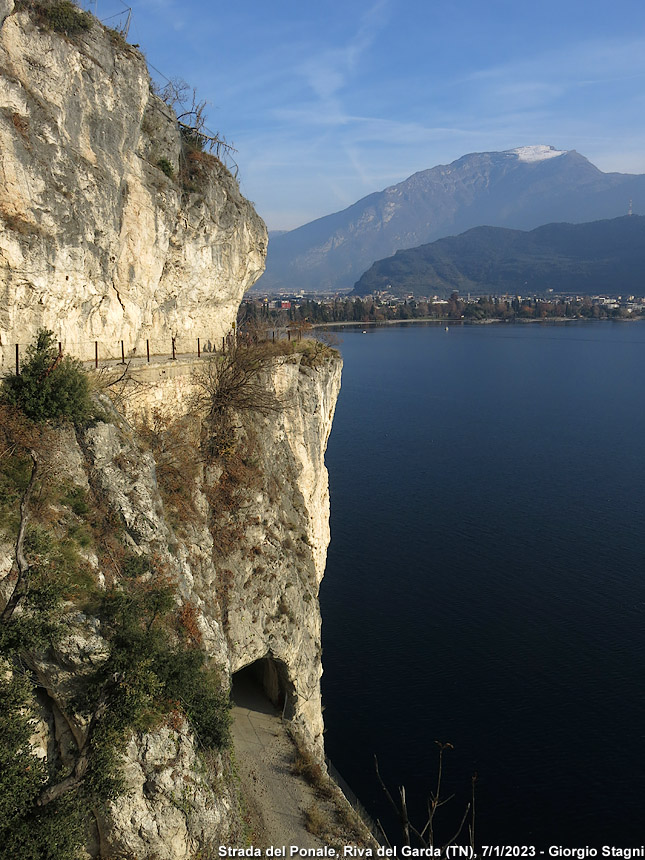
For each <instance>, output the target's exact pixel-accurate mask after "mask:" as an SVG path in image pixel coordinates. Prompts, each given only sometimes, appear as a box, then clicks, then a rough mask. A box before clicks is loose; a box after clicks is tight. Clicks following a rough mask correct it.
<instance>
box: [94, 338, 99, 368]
mask: <svg viewBox="0 0 645 860" xmlns="http://www.w3.org/2000/svg"><path fill="white" fill-rule="evenodd" d="M98 366H99V342H98V340H95V341H94V367H95V368H98Z"/></svg>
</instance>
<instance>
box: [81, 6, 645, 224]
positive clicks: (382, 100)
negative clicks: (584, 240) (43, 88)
mask: <svg viewBox="0 0 645 860" xmlns="http://www.w3.org/2000/svg"><path fill="white" fill-rule="evenodd" d="M96 2H97V13H98V16H99V18H101V19H103V18H105V17H106V16H107V15H110V14H113V13H114V12H116V11H118V10H119V9H122V8H123V3H122V2H121V0H96ZM83 5H84V6H86V7H89V8H91V9H94V0H92V2H85V3H83ZM132 8H133V17H132V24H131V29H130V35H129V40H130V41H131V42H138V43H139V44H140V46H141V50H142V51H143V52H144V54H145V55H146V57H147V58H148V60H149V62H150V63H152V64H153V65H154V66H156V68H157V69H159V70H161V71H162V72H163V73H164V74H165V75H166V76H167V77H169V78H175V77H179V78H183V79H185V80H186V81H187V82H189V83H190V84H191V85H192V86H195V87H196V88H197V91H198V95H199V96H200V98H202V99H206V100H207V101H208V103H209V105H208V108H207V112H208V125H209V127H210V128H212V129H213V130H215V131H218V132H219V133H221V134H222V135H224V137H225V138H226V139H227V140H228V141H229V142H231V143H233V145H234V146H235V148H236V149H237V150H238V154H237V156H236V160H237V162H238V164H239V168H240V173H239V178H240V184H241V187H242V192H243V193H244V194H245V195H246V196H247V197H248V198H249V199H250V200H252V201H254V203H255V205H256V208H257V210H258V212H259V213H260V215H261V216H262V217H263V218H264V219H265V221H266V222H267V226H268V227H269V229H291V228H293V227H296V226H298V225H299V224H303V223H305V222H307V221H310V220H313V219H314V218H317V217H320V216H322V215H326V214H328V213H330V212H335V211H337V210H339V209H343V208H345V207H346V206H348V205H350V204H351V203H353V202H355V201H356V200H358V199H359V198H360V197H364V196H365V195H366V194H369V193H370V192H372V191H378V190H380V189H382V188H385V187H386V186H388V185H392V184H394V183H396V182H399V181H401V180H402V179H404V178H405V177H407V176H409V175H410V174H412V173H414V172H415V171H417V170H424V169H426V168H429V167H434V166H435V165H436V164H445V163H448V162H450V161H454V160H455V159H456V158H459V157H460V156H461V155H464V154H466V153H468V152H484V151H488V150H504V149H512V148H515V147H517V146H525V145H529V144H537V143H546V144H551V145H553V146H555V147H556V148H557V149H577V150H578V152H580V153H582V154H583V155H585V156H587V158H589V159H590V160H591V161H592V162H593V163H594V164H596V165H597V166H598V167H599V168H600V169H601V170H604V171H619V172H625V173H645V3H643V2H642V0H638V2H636V0H614V2H607V0H602V2H600V0H586V2H581V0H559V2H558V0H532V2H531V0H529V2H527V0H516V1H515V2H511V0H486V2H484V0H479V2H475V0H464V2H453V0H445V1H444V2H433V0H425V2H423V0H344V2H341V0H327V2H324V3H323V2H318V0H309V2H307V0H300V2H296V0H273V2H272V3H268V2H258V0H225V2H222V3H206V2H202V0H133V4H132ZM107 23H113V22H107Z"/></svg>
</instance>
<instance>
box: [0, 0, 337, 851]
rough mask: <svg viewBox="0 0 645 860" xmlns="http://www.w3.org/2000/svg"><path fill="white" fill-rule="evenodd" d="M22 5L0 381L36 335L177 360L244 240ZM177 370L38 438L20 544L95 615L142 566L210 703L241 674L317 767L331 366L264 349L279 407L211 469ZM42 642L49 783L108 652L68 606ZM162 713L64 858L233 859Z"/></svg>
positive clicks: (16, 487) (0, 246)
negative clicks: (150, 573)
mask: <svg viewBox="0 0 645 860" xmlns="http://www.w3.org/2000/svg"><path fill="white" fill-rule="evenodd" d="M28 6H29V3H28V2H27V0H25V2H22V3H16V4H14V3H13V2H12V0H0V72H1V75H0V170H1V171H2V186H1V187H0V221H1V224H2V231H1V232H0V290H1V300H0V347H1V357H2V362H3V364H4V366H5V367H6V366H7V364H8V361H9V359H11V360H13V354H14V345H15V343H19V344H21V347H22V348H24V346H26V344H28V343H29V342H31V341H33V336H34V334H35V332H36V331H37V329H38V328H39V327H46V328H50V329H52V330H53V331H54V333H55V335H56V336H57V339H58V340H61V341H62V343H63V348H64V349H65V350H66V351H68V352H70V353H72V354H75V355H78V356H80V357H81V358H90V357H93V356H94V341H95V340H98V341H99V344H100V355H101V356H102V357H104V356H105V354H106V353H110V352H111V353H113V354H117V355H119V354H120V344H118V342H119V341H121V340H124V341H125V344H124V345H125V348H126V351H127V352H131V351H132V350H133V349H137V350H139V351H142V350H144V349H145V340H146V339H149V340H150V341H151V345H152V351H153V353H154V352H155V351H165V352H167V351H168V349H169V341H170V337H171V336H177V337H178V338H179V346H180V348H181V346H182V340H181V339H182V338H185V339H191V340H192V339H193V338H195V339H196V338H197V337H201V338H202V339H203V340H205V339H211V340H213V341H214V342H215V343H218V342H219V339H220V338H221V336H222V335H223V334H224V333H226V332H227V331H228V330H229V329H230V326H231V323H232V321H233V319H234V318H235V314H236V311H237V307H238V304H239V301H240V299H241V297H242V295H243V293H244V291H245V290H246V289H247V288H248V287H249V286H250V284H252V283H253V281H254V280H255V279H256V278H257V277H258V275H259V274H260V273H261V271H262V268H263V265H264V254H265V250H266V231H265V228H264V225H263V223H262V222H261V220H260V219H259V218H258V216H257V215H256V213H255V212H254V210H253V208H252V206H251V204H249V203H248V202H247V201H246V200H244V199H243V198H242V197H241V195H240V193H239V189H238V187H237V184H236V182H235V180H234V179H233V178H232V176H231V175H230V173H229V172H228V171H227V170H226V169H225V168H224V167H223V165H221V164H220V163H219V162H218V161H217V160H216V159H214V158H211V157H209V156H207V155H204V154H203V153H200V152H195V151H194V150H193V151H192V152H191V151H186V149H185V147H184V145H183V144H182V139H181V135H180V133H179V131H178V129H177V125H176V121H175V118H174V116H173V115H172V113H171V112H169V110H168V108H167V107H166V105H165V104H164V103H163V102H161V101H160V100H159V99H158V98H156V97H155V96H154V95H152V94H151V92H150V86H149V79H148V75H147V71H146V67H145V63H144V60H143V58H142V57H141V55H140V54H139V53H138V52H137V51H135V50H134V49H132V48H131V47H129V46H127V45H125V44H123V42H122V40H120V39H119V38H117V37H116V36H115V35H114V34H111V33H110V32H109V31H107V30H105V29H104V28H102V27H101V26H99V25H98V24H97V23H94V24H93V26H92V29H91V30H90V31H88V32H87V33H83V34H79V35H76V36H74V37H73V38H67V37H64V36H62V35H60V34H55V33H52V32H50V31H48V30H47V29H43V28H42V27H41V26H39V25H37V23H36V19H35V18H34V17H33V15H32V14H31V13H30V12H29V11H28V9H27V7H28ZM160 164H162V165H163V166H164V170H161V169H160V166H159V165H160ZM167 174H171V175H167ZM117 344H118V345H117ZM198 364H199V362H197V361H196V362H194V363H191V362H190V361H183V362H177V363H176V364H173V370H172V371H171V370H170V369H169V368H168V367H167V366H164V365H161V364H159V365H156V366H155V365H154V363H153V365H150V366H146V368H145V369H143V370H140V371H139V374H140V378H138V379H135V381H134V383H133V386H132V387H131V389H130V390H128V391H125V392H124V393H125V394H126V395H128V397H126V399H124V400H123V401H122V403H121V404H120V405H121V406H122V407H123V409H124V410H125V414H126V415H127V418H126V417H124V414H123V411H119V409H116V408H114V406H113V405H112V403H111V402H110V400H109V399H107V398H106V397H104V396H100V395H99V398H100V399H101V403H102V409H103V410H104V414H103V419H102V420H97V421H95V422H94V423H93V424H92V425H91V426H90V427H87V428H85V429H84V430H82V431H81V430H78V431H77V432H74V430H73V429H72V428H71V427H67V428H66V429H65V428H57V429H56V428H54V429H50V431H48V432H50V433H51V434H53V435H51V436H50V437H49V441H48V442H47V444H46V445H44V446H43V448H42V451H41V452H40V453H39V455H38V456H39V463H41V466H40V471H39V473H38V481H39V486H41V487H42V488H43V491H42V492H43V494H44V495H42V494H41V495H42V498H43V499H44V501H43V502H42V504H41V503H40V502H39V507H38V511H37V512H34V513H33V514H32V517H31V520H30V528H32V527H33V528H34V529H36V530H38V529H40V530H41V532H45V531H46V532H48V533H50V534H51V540H52V542H53V543H52V546H58V547H61V546H63V545H64V546H65V547H66V549H65V552H67V553H68V556H69V558H72V556H73V557H74V558H75V559H76V561H74V564H75V565H77V567H78V570H80V571H81V574H82V577H85V579H84V581H85V582H87V581H89V580H88V577H89V579H90V580H91V581H92V583H93V584H92V588H93V589H94V592H93V593H95V594H99V595H100V594H101V593H102V590H104V589H105V588H106V587H108V586H113V587H116V589H117V591H118V590H120V589H124V588H126V586H127V581H126V580H127V579H128V576H130V574H126V573H124V566H123V565H124V562H123V559H124V558H129V559H133V558H134V559H135V560H136V559H144V560H148V561H147V562H146V564H148V563H149V562H150V560H154V567H155V569H157V568H159V569H160V570H163V571H164V572H165V573H164V575H166V573H167V575H168V576H169V577H170V580H171V581H172V582H173V583H174V584H175V587H176V604H177V605H176V611H177V612H181V611H183V610H185V613H186V614H185V616H184V617H185V620H186V619H187V620H186V625H187V626H186V630H189V631H190V636H191V637H193V639H194V641H195V642H198V643H199V644H200V647H201V648H202V649H203V651H204V652H205V654H206V657H207V660H208V663H209V665H210V666H212V667H215V668H216V669H217V670H218V671H219V673H220V677H221V680H222V684H223V686H224V688H225V689H226V690H228V687H229V684H230V682H231V678H232V676H233V674H234V673H235V672H236V671H238V670H240V669H242V668H244V667H247V666H255V671H256V675H257V677H258V680H259V682H260V683H261V684H262V685H263V686H264V689H265V691H266V692H267V693H268V695H269V696H270V697H271V698H273V700H274V701H275V703H276V704H279V705H280V707H281V708H282V709H283V712H284V714H285V716H286V717H288V718H290V719H291V720H292V721H293V722H294V723H295V724H296V726H297V727H298V728H299V729H300V733H301V735H302V736H303V737H304V738H305V741H306V742H307V743H308V746H309V748H310V750H312V752H313V753H314V754H315V755H317V756H318V757H320V755H321V753H322V729H323V723H322V714H321V702H320V675H321V671H322V670H321V662H320V654H321V647H320V626H321V622H320V612H319V606H318V586H319V583H320V580H321V578H322V575H323V570H324V565H325V555H326V549H327V544H328V541H329V526H328V513H329V498H328V490H327V472H326V469H325V466H324V451H325V447H326V443H327V438H328V436H329V432H330V429H331V422H332V417H333V412H334V407H335V402H336V397H337V394H338V389H339V385H340V370H341V362H340V359H339V358H338V356H337V355H335V354H333V353H332V352H331V351H329V350H322V351H321V350H319V349H317V348H316V349H314V350H313V351H312V350H307V349H304V351H302V350H300V351H298V350H295V351H293V352H286V351H282V354H281V353H280V350H277V354H276V355H275V357H274V359H272V360H271V361H270V362H269V363H268V364H266V365H265V367H264V370H263V372H262V383H263V385H264V387H265V388H266V390H268V391H270V392H272V393H273V396H274V399H275V403H276V404H279V406H278V407H277V408H276V409H274V410H270V411H268V412H266V413H264V412H262V411H257V410H256V411H255V412H254V411H251V412H246V413H245V414H244V415H236V416H233V418H234V420H233V424H232V428H233V431H234V434H233V437H232V438H231V439H230V440H229V445H228V448H227V450H226V451H225V452H222V453H220V455H219V456H218V457H215V458H208V457H205V456H204V455H203V447H202V443H203V438H204V436H203V431H204V426H203V424H202V423H201V417H200V414H199V413H198V412H196V411H195V410H194V408H191V405H190V404H191V394H192V392H193V389H194V378H193V375H192V374H193V371H194V369H195V367H196V366H197V365H198ZM202 366H203V365H202ZM11 432H13V431H11ZM31 444H32V443H31V442H26V443H25V445H26V446H27V447H26V448H24V450H23V456H26V455H25V451H28V450H29V445H31ZM34 444H35V443H34ZM27 462H28V457H27ZM34 462H35V461H34ZM0 465H2V468H3V469H4V466H5V465H6V461H3V463H2V464H0ZM23 467H24V464H23V466H21V467H20V468H23ZM7 468H8V471H7V472H6V474H5V472H3V474H2V478H3V480H5V483H6V482H8V483H7V484H6V485H7V486H9V487H11V488H12V493H13V494H14V495H13V497H12V498H13V502H11V501H9V502H6V500H5V499H4V498H3V499H0V502H1V504H0V513H2V515H3V517H4V519H2V520H1V521H0V598H1V599H0V605H3V606H4V605H5V604H6V601H7V599H8V598H9V596H10V595H11V594H12V592H13V589H14V587H15V583H16V580H17V551H16V533H15V532H16V528H17V527H16V525H15V524H16V522H17V521H18V520H19V518H20V497H21V494H23V496H22V498H23V499H25V498H26V496H25V495H24V494H25V492H27V491H25V489H24V485H20V484H19V483H18V484H16V483H15V482H14V483H13V484H12V481H13V478H12V475H13V472H12V471H11V468H12V467H11V468H10V467H7ZM169 475H170V479H169ZM3 486H4V485H3ZM21 487H22V488H21ZM79 494H80V496H79ZM7 498H9V497H8V496H7ZM73 498H83V499H87V500H88V503H89V507H87V508H85V509H83V506H82V505H81V507H76V508H75V506H74V502H73V501H70V499H73ZM5 502H6V504H5ZM11 504H14V508H13V509H11ZM25 504H26V503H25ZM83 504H85V503H83ZM83 510H84V512H83ZM79 511H80V513H79ZM97 523H103V525H102V526H100V528H99V526H97ZM70 529H71V531H70ZM97 529H98V530H97ZM101 529H103V531H101ZM73 535H76V537H74V536H73ZM78 535H81V538H80V539H78ZM79 540H80V542H79ZM57 551H58V550H57ZM69 553H71V555H69ZM66 557H67V556H66ZM52 558H53V556H52ZM52 564H53V565H55V564H56V561H55V559H54V561H53V562H52ZM146 564H144V566H143V569H146ZM150 569H151V568H150ZM77 572H78V571H77ZM146 575H147V574H144V575H143V579H142V580H141V582H143V583H145V577H146ZM140 579H141V577H140ZM131 581H132V579H130V582H131ZM140 584H141V583H140ZM103 593H104V592H103ZM63 623H64V626H65V635H64V636H63V637H62V638H61V639H59V640H56V642H55V643H54V644H52V645H51V647H43V648H42V649H41V650H40V651H34V650H33V649H32V650H30V651H28V653H27V652H25V659H26V660H27V662H28V664H29V666H30V670H31V672H32V674H33V679H32V680H33V682H34V683H37V685H38V694H37V696H36V700H37V701H36V707H37V712H38V715H39V719H38V720H37V722H36V723H35V724H34V726H33V728H34V734H33V737H32V746H33V747H34V749H35V750H36V751H37V754H38V755H39V756H40V757H41V758H43V759H46V760H47V761H48V763H49V764H50V765H51V766H52V767H54V768H57V769H60V771H61V772H62V773H65V772H69V771H70V770H73V769H74V767H75V764H74V763H75V761H76V760H77V759H75V758H74V756H76V757H77V758H78V755H79V753H80V751H81V750H82V748H83V743H84V734H85V733H89V731H90V729H89V728H88V724H87V720H85V722H84V721H83V718H82V717H79V716H78V714H77V713H76V712H75V711H74V708H75V705H74V704H73V702H72V700H71V699H70V696H69V690H70V689H71V687H73V686H74V684H75V683H76V682H78V679H79V678H80V679H81V680H82V678H83V677H84V676H85V673H87V672H88V671H90V669H93V668H96V666H100V665H101V662H102V661H104V660H105V659H106V654H107V653H108V652H109V642H108V640H107V638H106V636H107V634H106V633H105V629H103V628H102V627H101V622H100V620H99V618H98V617H94V616H93V615H92V610H91V609H88V608H87V607H86V606H85V605H82V604H81V603H78V604H74V602H73V600H72V599H71V598H70V599H68V602H67V604H66V610H65V615H64V619H63ZM150 623H152V622H150ZM182 623H183V622H182ZM148 629H149V628H148ZM169 635H174V634H169ZM182 635H184V634H182ZM52 642H53V640H52ZM5 658H6V655H3V659H5ZM3 665H10V664H9V663H4V664H3ZM77 686H78V684H77ZM96 713H98V711H97V712H96ZM181 714H182V711H181V708H179V709H175V710H174V711H171V712H170V713H169V714H167V715H166V717H165V718H164V719H163V721H162V723H161V724H159V723H157V724H155V725H153V726H151V727H150V728H149V730H147V731H139V732H137V733H134V734H132V736H131V737H130V740H129V742H128V744H127V747H126V748H125V752H124V756H123V761H122V765H123V767H122V770H123V776H124V778H125V787H126V790H125V791H124V792H122V793H121V794H120V796H119V797H118V798H117V799H116V800H114V801H113V802H111V803H109V804H107V805H105V806H104V807H103V808H101V809H100V810H99V809H96V810H94V818H95V820H94V822H93V824H92V826H91V828H90V830H91V832H90V834H89V837H88V841H87V844H86V856H87V857H93V858H94V857H96V858H98V857H108V856H109V857H124V858H125V857H128V858H130V857H140V858H143V857H150V858H153V857H154V858H157V860H188V858H195V857H198V856H205V855H204V853H203V852H207V851H208V850H209V848H210V847H212V846H214V845H217V844H222V843H223V844H238V845H240V844H244V839H245V836H244V832H243V830H244V825H243V821H242V815H241V811H240V807H239V798H238V792H237V787H236V783H235V780H234V778H233V773H232V766H231V762H230V757H229V754H228V752H227V751H226V750H225V749H224V750H220V751H219V752H217V751H215V752H213V751H212V750H211V751H210V752H209V753H208V754H207V755H205V754H204V753H203V750H201V749H200V744H199V739H198V738H197V737H196V736H195V734H194V733H193V732H192V730H191V728H190V725H189V723H188V720H187V719H186V718H185V717H183V716H182V715H181Z"/></svg>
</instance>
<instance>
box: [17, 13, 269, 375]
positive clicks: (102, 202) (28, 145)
mask: <svg viewBox="0 0 645 860" xmlns="http://www.w3.org/2000/svg"><path fill="white" fill-rule="evenodd" d="M0 22H1V26H0V362H1V363H2V364H1V366H4V367H11V366H13V361H14V354H15V344H16V343H19V344H20V345H21V347H20V349H21V352H24V349H25V347H26V346H27V345H28V344H29V343H30V342H31V341H32V340H33V338H34V335H35V333H36V331H37V329H38V328H39V327H43V326H44V327H46V328H49V329H51V330H52V331H54V333H55V335H56V339H57V340H60V341H62V343H63V348H64V349H65V350H67V351H68V352H71V353H72V354H75V355H77V356H79V357H81V358H85V359H91V358H93V357H94V341H96V340H98V341H99V352H100V355H101V357H107V356H109V355H114V356H120V350H121V346H120V341H121V340H123V341H124V348H125V350H126V352H127V353H130V352H131V351H132V350H133V349H136V350H137V351H138V353H139V354H141V353H142V352H144V351H145V342H146V339H148V340H150V343H151V348H152V351H153V353H160V352H166V353H167V352H169V351H170V343H171V340H170V339H171V337H173V336H175V337H176V338H177V339H178V346H179V348H181V349H184V348H186V349H187V348H191V349H194V348H195V347H196V338H197V337H201V338H202V341H204V340H206V339H211V340H212V341H213V342H214V343H218V342H219V341H220V340H221V337H222V335H224V334H226V333H227V332H228V331H229V330H230V327H231V323H232V322H233V320H234V319H235V314H236V312H237V308H238V306H239V303H240V300H241V298H242V295H243V293H244V291H245V290H246V289H248V288H249V287H250V286H251V285H252V284H253V283H254V281H255V280H256V279H257V278H258V277H259V275H260V274H261V273H262V271H263V268H264V256H265V253H266V245H267V235H266V228H265V226H264V224H263V222H262V221H261V219H260V218H259V216H258V215H257V214H256V212H255V210H254V209H253V207H252V205H251V204H250V203H249V202H248V201H247V200H245V199H244V198H243V197H242V196H241V194H240V192H239V188H238V186H237V183H236V182H235V180H234V179H233V178H232V176H231V175H230V173H229V172H228V171H227V170H226V169H225V168H224V167H223V166H222V165H221V164H219V163H218V162H216V160H214V159H208V158H207V159H205V160H202V162H201V163H200V165H199V166H198V167H199V170H200V171H201V175H200V176H199V177H197V178H196V177H194V176H193V177H192V178H191V179H190V181H186V182H182V181H180V180H179V179H177V178H168V177H167V176H166V175H165V174H164V173H163V172H162V171H161V169H160V168H159V167H158V161H159V159H160V158H165V159H167V160H168V162H169V163H170V164H172V165H173V167H174V169H175V176H177V175H178V172H179V153H180V148H181V140H180V135H179V132H178V130H177V127H176V122H175V118H174V115H173V114H172V112H171V111H170V110H169V109H168V108H167V106H166V105H165V104H164V103H163V102H161V101H160V100H159V99H158V98H157V97H156V96H153V95H152V94H151V92H150V83H149V77H148V72H147V68H146V64H145V60H144V58H143V57H142V55H141V54H140V53H139V52H138V51H136V50H135V49H134V48H131V47H129V46H125V45H123V44H114V43H113V40H111V38H110V35H109V33H108V32H107V31H106V30H105V29H104V28H103V27H101V26H100V25H99V24H98V23H97V24H96V25H95V26H94V27H93V28H92V30H91V31H90V32H89V33H87V34H82V35H81V36H78V37H75V38H74V39H73V40H70V39H66V38H64V37H62V36H61V35H59V34H56V33H51V32H46V31H43V30H41V29H39V28H38V27H37V26H36V25H35V24H34V22H33V21H32V19H31V18H30V17H29V15H28V13H27V12H24V11H21V12H16V11H14V10H13V3H12V2H11V0H0ZM187 188H188V189H193V190H186V189H187Z"/></svg>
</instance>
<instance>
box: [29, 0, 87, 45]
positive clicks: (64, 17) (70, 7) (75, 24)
mask: <svg viewBox="0 0 645 860" xmlns="http://www.w3.org/2000/svg"><path fill="white" fill-rule="evenodd" d="M36 10H37V12H38V13H39V16H40V18H41V20H43V22H44V23H45V24H46V25H47V26H48V27H49V28H50V29H51V30H54V32H56V33H64V34H65V35H66V36H75V35H76V34H78V33H84V32H85V31H87V30H89V29H90V28H91V26H92V16H91V15H88V14H87V12H83V11H82V10H81V9H79V8H78V6H77V5H76V4H75V3H72V2H71V0H57V2H54V3H51V4H45V3H38V4H37V5H36Z"/></svg>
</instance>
